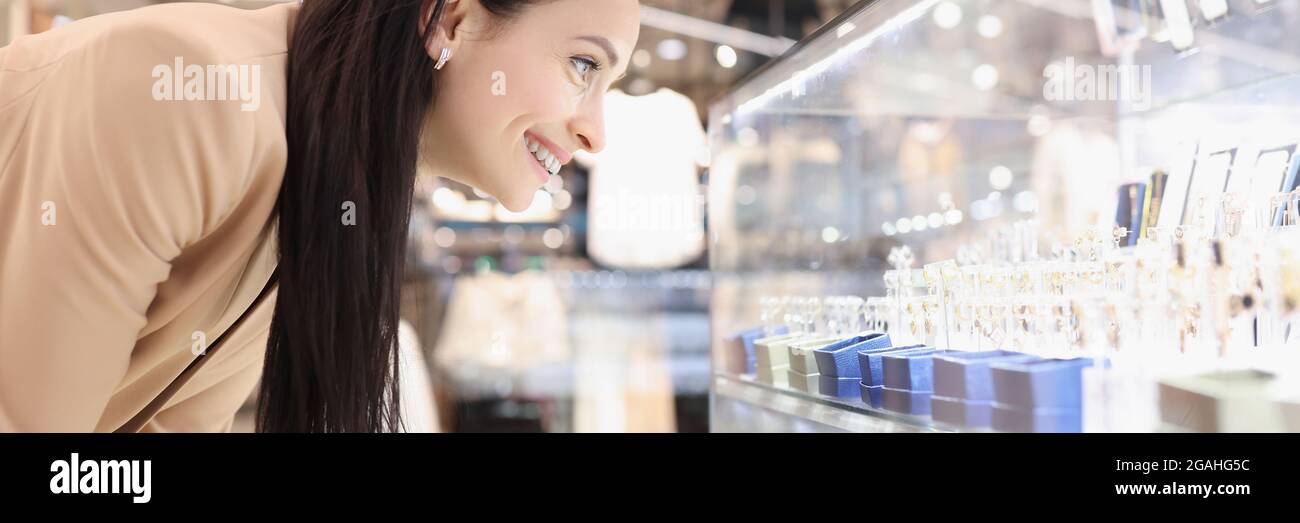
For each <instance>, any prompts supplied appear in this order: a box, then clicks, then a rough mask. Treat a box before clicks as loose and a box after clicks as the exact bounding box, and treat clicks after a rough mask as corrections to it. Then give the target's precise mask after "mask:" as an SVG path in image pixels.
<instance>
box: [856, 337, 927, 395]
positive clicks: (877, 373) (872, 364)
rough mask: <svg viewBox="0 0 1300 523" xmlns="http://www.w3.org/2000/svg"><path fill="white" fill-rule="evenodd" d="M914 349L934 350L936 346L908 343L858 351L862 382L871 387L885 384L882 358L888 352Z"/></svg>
mask: <svg viewBox="0 0 1300 523" xmlns="http://www.w3.org/2000/svg"><path fill="white" fill-rule="evenodd" d="M912 350H934V348H932V347H930V346H928V345H907V346H903V347H884V348H879V349H867V350H861V351H858V369H859V371H860V372H861V373H862V382H863V383H866V384H867V386H869V387H878V386H883V385H884V384H885V378H884V373H885V371H884V367H883V366H882V365H881V359H880V358H881V357H883V356H884V355H886V354H891V353H896V352H902V351H912Z"/></svg>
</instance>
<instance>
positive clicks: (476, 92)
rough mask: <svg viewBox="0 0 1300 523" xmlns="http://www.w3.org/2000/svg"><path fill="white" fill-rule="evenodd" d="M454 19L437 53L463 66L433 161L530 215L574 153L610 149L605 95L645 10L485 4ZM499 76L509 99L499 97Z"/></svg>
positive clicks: (450, 88)
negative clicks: (443, 51)
mask: <svg viewBox="0 0 1300 523" xmlns="http://www.w3.org/2000/svg"><path fill="white" fill-rule="evenodd" d="M449 9H450V11H449V12H448V13H447V14H446V15H445V16H443V19H442V23H441V24H440V26H439V33H438V34H439V38H440V42H441V43H434V44H433V45H434V46H435V47H443V46H445V47H447V48H449V49H451V51H452V56H454V57H455V58H454V59H452V60H451V61H450V63H448V64H447V66H446V69H444V72H445V76H444V77H440V78H439V82H440V87H439V93H438V99H439V103H437V104H436V105H435V107H434V108H433V110H432V111H430V113H429V120H428V122H429V127H428V129H429V132H428V134H426V136H425V151H426V153H427V157H429V158H434V159H436V162H435V163H434V164H433V166H434V172H435V173H437V174H439V175H442V176H445V177H448V178H451V179H454V180H457V181H460V182H464V183H466V184H468V185H471V186H474V187H477V188H479V189H481V190H483V191H485V192H487V193H488V194H491V195H493V196H495V197H496V198H497V199H498V200H500V201H501V203H502V204H503V205H505V206H506V208H508V209H510V210H514V211H519V210H523V209H525V208H527V207H528V204H529V203H531V201H532V198H533V195H534V194H535V193H536V192H537V189H538V188H540V187H541V186H542V185H543V184H544V183H546V179H547V177H548V176H549V174H550V173H552V172H555V171H556V170H558V167H559V166H560V165H563V164H565V163H568V162H569V161H570V160H571V159H572V158H573V152H574V151H577V150H579V149H585V150H588V151H598V150H600V149H602V148H604V145H605V144H604V141H605V138H604V133H605V131H604V95H605V92H606V91H608V90H609V88H610V86H611V85H612V84H613V83H614V82H616V81H618V79H619V78H620V77H621V75H622V74H623V71H625V70H626V69H627V65H628V64H627V62H626V60H625V59H624V58H623V57H626V56H628V55H629V54H630V53H631V52H632V49H633V46H634V45H635V43H636V40H637V36H638V34H639V30H640V11H639V9H638V5H637V2H635V1H634V0H595V1H591V0H586V1H584V0H558V1H536V0H534V1H507V0H480V1H478V2H466V1H461V2H453V3H451V4H449ZM494 75H495V76H496V77H498V78H503V79H504V80H505V89H504V90H500V89H498V90H494V89H492V88H491V86H492V82H491V79H492V78H493V77H494ZM503 91H504V95H503Z"/></svg>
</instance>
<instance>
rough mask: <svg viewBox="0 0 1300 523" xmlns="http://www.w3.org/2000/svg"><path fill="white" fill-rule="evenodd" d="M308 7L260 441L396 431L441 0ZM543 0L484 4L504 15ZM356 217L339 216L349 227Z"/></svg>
mask: <svg viewBox="0 0 1300 523" xmlns="http://www.w3.org/2000/svg"><path fill="white" fill-rule="evenodd" d="M432 1H433V2H434V6H433V8H432V13H431V14H432V16H431V18H430V20H431V21H433V22H434V23H430V24H427V26H426V27H425V28H424V29H423V30H421V24H419V23H418V20H419V17H420V15H421V6H422V4H423V3H424V0H307V1H306V2H304V3H303V5H302V7H301V10H300V11H299V13H298V17H297V20H296V22H295V24H294V27H293V35H292V38H291V40H290V42H289V57H288V85H287V93H288V104H289V107H288V117H287V121H286V122H285V133H286V135H287V139H288V146H289V158H288V165H287V167H286V169H285V174H284V182H283V184H282V185H281V188H280V194H279V199H278V201H277V209H278V211H277V212H278V214H279V225H278V228H279V252H280V262H279V263H280V265H279V282H280V284H279V292H278V297H277V301H276V304H275V316H274V318H273V319H272V320H271V332H270V336H269V339H268V341H267V345H266V360H265V365H264V367H263V370H262V384H261V389H260V392H259V396H258V400H259V401H258V415H257V428H258V431H261V432H286V431H287V432H378V431H384V430H398V429H399V428H400V427H401V412H400V408H399V401H398V393H397V392H398V384H399V383H398V372H397V368H398V361H397V330H398V321H399V319H398V309H399V305H398V304H399V298H400V291H401V281H402V271H403V260H404V259H405V255H406V230H407V225H408V223H409V217H410V210H411V195H412V191H413V185H414V179H415V170H416V161H417V155H418V147H419V143H420V139H421V136H420V130H421V125H422V122H423V120H424V117H425V114H426V111H427V110H428V109H429V108H430V106H431V105H432V104H433V103H434V98H435V93H436V88H435V85H434V82H435V78H434V69H433V66H434V60H433V59H432V58H431V57H430V56H429V53H428V51H427V50H426V42H428V41H429V40H430V38H432V37H433V34H434V30H435V28H436V22H437V21H439V20H441V17H442V12H443V10H444V8H445V6H446V0H432ZM536 1H537V0H479V3H480V4H482V5H483V6H484V7H485V8H486V9H487V10H488V11H489V12H491V13H492V14H494V15H496V16H497V17H498V18H500V19H507V18H509V17H511V16H513V15H515V14H517V13H518V12H519V10H520V9H522V8H523V7H524V6H525V5H527V4H530V3H534V2H536ZM348 213H350V218H351V220H350V221H345V220H346V219H347V218H349V216H348Z"/></svg>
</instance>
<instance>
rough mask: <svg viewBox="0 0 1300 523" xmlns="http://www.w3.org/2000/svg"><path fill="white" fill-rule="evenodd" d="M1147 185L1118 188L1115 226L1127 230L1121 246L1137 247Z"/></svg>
mask: <svg viewBox="0 0 1300 523" xmlns="http://www.w3.org/2000/svg"><path fill="white" fill-rule="evenodd" d="M1146 192H1147V184H1145V183H1126V184H1124V185H1121V186H1120V187H1119V205H1118V206H1116V208H1115V226H1116V227H1123V228H1125V229H1127V230H1128V235H1127V236H1125V237H1123V238H1121V239H1120V245H1121V246H1129V245H1137V239H1138V236H1139V235H1140V233H1141V232H1142V205H1143V203H1144V202H1145V201H1146Z"/></svg>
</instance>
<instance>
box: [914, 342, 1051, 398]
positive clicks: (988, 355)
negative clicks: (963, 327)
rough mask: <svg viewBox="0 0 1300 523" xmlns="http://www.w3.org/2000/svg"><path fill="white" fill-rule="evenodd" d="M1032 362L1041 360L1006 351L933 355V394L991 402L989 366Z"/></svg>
mask: <svg viewBox="0 0 1300 523" xmlns="http://www.w3.org/2000/svg"><path fill="white" fill-rule="evenodd" d="M1033 359H1042V358H1039V357H1037V356H1033V355H1029V354H1025V353H1022V352H1012V351H1007V350H990V351H977V352H968V351H948V352H947V353H945V354H941V355H936V356H935V357H934V362H933V364H934V394H935V396H942V397H945V398H953V399H960V400H966V401H983V402H989V401H993V374H992V372H991V371H990V370H989V364H990V363H992V362H994V361H1012V360H1015V361H1021V360H1025V361H1028V360H1033Z"/></svg>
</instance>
